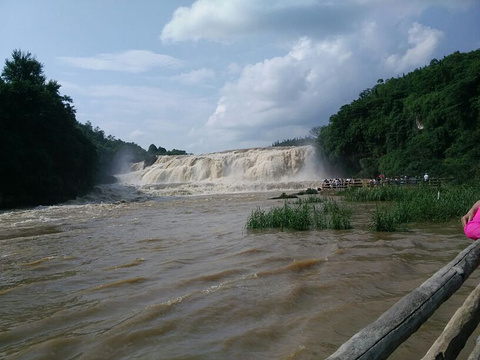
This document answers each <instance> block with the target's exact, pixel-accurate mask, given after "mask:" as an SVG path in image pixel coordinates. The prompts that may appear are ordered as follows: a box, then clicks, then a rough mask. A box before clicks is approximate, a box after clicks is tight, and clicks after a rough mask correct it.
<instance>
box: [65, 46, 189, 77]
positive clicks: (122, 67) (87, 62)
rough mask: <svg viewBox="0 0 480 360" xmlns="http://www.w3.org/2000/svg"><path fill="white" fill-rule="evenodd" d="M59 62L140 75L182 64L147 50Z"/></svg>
mask: <svg viewBox="0 0 480 360" xmlns="http://www.w3.org/2000/svg"><path fill="white" fill-rule="evenodd" d="M59 59H60V60H61V61H63V62H65V63H67V64H70V65H72V66H75V67H79V68H82V69H89V70H111V71H125V72H131V73H141V72H145V71H148V70H151V69H153V68H158V67H161V68H162V67H163V68H178V67H181V66H182V64H183V62H182V61H181V60H179V59H176V58H174V57H172V56H169V55H162V54H156V53H154V52H152V51H147V50H128V51H124V52H121V53H115V54H99V55H97V56H93V57H60V58H59Z"/></svg>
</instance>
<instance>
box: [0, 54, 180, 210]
mask: <svg viewBox="0 0 480 360" xmlns="http://www.w3.org/2000/svg"><path fill="white" fill-rule="evenodd" d="M59 90H60V85H59V84H58V83H57V82H56V81H54V80H48V81H47V79H46V77H45V74H44V71H43V64H41V63H40V62H38V61H37V60H36V59H35V57H34V56H32V54H31V53H28V52H22V51H21V50H14V51H13V53H12V58H11V59H7V60H6V61H5V66H4V68H3V71H2V73H1V75H0V164H1V172H0V174H1V176H0V208H13V207H18V206H32V205H50V204H55V203H59V202H62V201H66V200H69V199H74V198H76V197H77V196H80V195H83V194H85V193H87V192H89V191H90V190H91V189H92V188H93V186H94V185H95V184H98V183H105V182H112V181H115V179H114V177H113V174H116V173H119V172H122V171H124V170H126V167H125V166H126V165H127V164H129V163H131V162H140V161H145V163H150V164H151V163H153V162H154V161H155V159H156V152H155V153H152V151H150V152H149V151H146V150H144V149H143V148H141V147H140V146H139V145H137V144H135V143H127V142H124V141H122V140H119V139H115V137H113V136H111V135H108V136H106V135H105V133H104V132H103V130H101V129H99V128H98V127H95V128H93V127H92V124H91V123H90V122H87V123H86V124H80V123H79V122H78V121H77V120H76V117H75V108H74V107H73V102H72V99H71V98H70V97H68V96H64V95H61V94H60V91H59ZM175 151H176V152H178V153H181V152H182V151H181V150H175ZM167 153H168V152H167Z"/></svg>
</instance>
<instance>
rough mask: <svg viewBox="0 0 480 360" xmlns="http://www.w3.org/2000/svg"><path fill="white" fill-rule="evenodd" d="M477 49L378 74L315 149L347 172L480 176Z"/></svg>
mask: <svg viewBox="0 0 480 360" xmlns="http://www.w3.org/2000/svg"><path fill="white" fill-rule="evenodd" d="M479 144H480V50H476V51H472V52H469V53H459V52H455V53H453V54H451V55H449V56H446V57H444V58H443V59H442V60H437V59H433V60H432V61H431V62H430V64H429V65H428V66H425V67H423V68H419V69H416V70H415V71H413V72H411V73H409V74H406V75H403V76H402V77H398V78H391V79H387V80H385V81H384V80H383V79H379V80H378V81H377V84H376V85H375V86H373V87H372V88H369V89H366V90H364V91H362V92H361V93H360V95H359V97H358V99H356V100H354V101H353V102H351V103H350V104H347V105H344V106H342V107H341V108H340V110H339V111H338V112H337V113H336V114H334V115H332V116H331V117H330V121H329V124H328V125H326V126H323V127H320V129H319V132H318V137H317V146H318V147H319V149H320V150H321V153H322V157H323V158H324V159H325V160H326V161H328V162H329V164H330V165H331V167H332V169H333V170H334V171H335V172H336V173H337V174H341V175H342V176H358V177H364V178H370V177H376V176H378V175H379V174H382V173H383V174H384V175H386V176H387V177H393V176H399V175H407V176H417V175H422V174H423V173H425V172H428V173H429V174H430V176H435V177H451V178H455V179H456V180H457V181H458V182H464V181H468V180H470V179H478V178H480V145H479Z"/></svg>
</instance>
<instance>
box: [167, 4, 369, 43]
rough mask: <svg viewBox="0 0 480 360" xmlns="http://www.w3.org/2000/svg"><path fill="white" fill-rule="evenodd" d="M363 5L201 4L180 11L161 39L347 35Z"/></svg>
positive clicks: (218, 39)
mask: <svg viewBox="0 0 480 360" xmlns="http://www.w3.org/2000/svg"><path fill="white" fill-rule="evenodd" d="M364 8H365V6H364V5H363V4H362V2H361V1H357V0H348V1H342V2H340V1H337V2H331V1H323V2H322V1H317V0H277V1H271V0H270V1H258V0H229V1H224V0H197V1H195V2H194V3H193V4H192V6H191V7H180V8H178V9H177V10H176V11H175V13H174V14H173V17H172V19H171V20H170V22H168V23H167V24H166V25H165V26H164V28H163V30H162V34H161V36H160V38H161V40H162V41H164V42H169V41H185V40H194V41H197V40H200V39H209V40H214V41H223V42H229V41H231V40H234V39H235V38H237V37H242V36H245V35H249V34H255V33H258V32H271V31H275V30H278V31H282V32H283V33H294V34H296V35H295V36H298V35H299V33H305V29H310V31H311V30H312V29H317V31H318V30H320V32H322V31H330V30H327V29H332V28H333V29H335V30H337V31H344V29H346V28H350V27H351V26H350V24H351V20H352V19H354V17H355V16H358V15H359V13H361V12H362V9H364Z"/></svg>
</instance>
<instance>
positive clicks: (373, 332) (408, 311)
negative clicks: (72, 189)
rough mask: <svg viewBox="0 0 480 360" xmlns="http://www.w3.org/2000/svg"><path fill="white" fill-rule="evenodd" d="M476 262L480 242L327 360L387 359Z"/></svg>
mask: <svg viewBox="0 0 480 360" xmlns="http://www.w3.org/2000/svg"><path fill="white" fill-rule="evenodd" d="M479 263H480V241H476V242H473V243H472V244H471V245H470V246H468V247H467V248H466V249H465V250H463V251H462V252H461V253H460V254H459V255H458V256H457V257H456V258H455V259H454V260H453V261H451V262H450V263H449V264H447V265H446V266H444V267H443V268H442V269H440V270H439V271H437V272H436V273H435V274H434V275H433V276H432V277H431V278H430V279H428V280H427V281H425V282H424V283H423V284H422V285H420V286H419V287H418V288H417V289H415V290H414V291H412V292H411V293H410V294H408V295H406V296H404V297H403V298H402V299H400V300H399V301H398V302H397V303H396V304H395V305H393V306H392V307H391V308H390V309H389V310H387V311H386V312H385V313H384V314H383V315H382V316H380V317H379V318H378V319H377V320H376V321H375V322H373V323H372V324H370V325H368V326H367V327H366V328H364V329H363V330H361V331H359V332H358V333H357V334H355V335H354V336H353V337H352V338H350V340H348V341H347V342H346V343H344V344H343V345H342V346H341V347H340V348H339V349H338V350H337V351H336V352H335V353H334V354H332V355H330V356H329V357H328V358H327V360H360V359H361V360H367V359H371V360H381V359H387V358H388V356H389V355H390V354H391V353H392V352H394V351H395V349H396V348H397V347H398V346H399V345H400V344H402V343H403V342H404V341H405V340H406V339H408V338H409V337H410V335H411V334H413V333H414V332H415V331H417V330H418V328H419V327H420V326H421V325H422V324H423V323H424V322H425V321H426V320H427V319H428V318H429V317H430V316H431V315H432V314H433V312H434V311H435V310H436V309H437V308H438V307H439V306H440V305H441V304H442V303H443V302H444V301H446V300H447V299H448V298H449V297H450V296H451V295H452V294H453V293H455V291H457V290H458V289H459V288H460V286H461V285H462V284H463V282H464V281H465V280H466V279H467V278H468V277H469V276H470V274H471V273H472V272H473V271H474V270H475V269H476V268H477V267H478V265H479Z"/></svg>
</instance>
